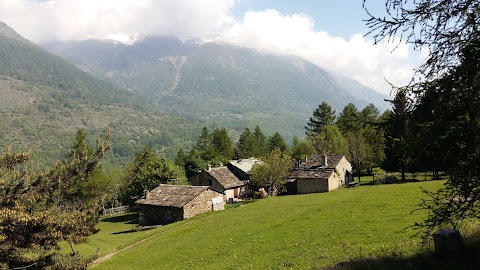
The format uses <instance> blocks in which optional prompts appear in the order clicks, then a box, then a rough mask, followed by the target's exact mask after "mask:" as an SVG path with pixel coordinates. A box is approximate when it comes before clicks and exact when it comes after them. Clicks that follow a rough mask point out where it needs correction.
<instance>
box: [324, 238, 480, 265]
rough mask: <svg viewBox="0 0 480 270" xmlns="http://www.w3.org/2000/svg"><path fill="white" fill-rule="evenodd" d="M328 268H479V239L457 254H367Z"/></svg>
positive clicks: (429, 252) (427, 252)
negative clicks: (449, 255)
mask: <svg viewBox="0 0 480 270" xmlns="http://www.w3.org/2000/svg"><path fill="white" fill-rule="evenodd" d="M327 269H328V270H370V269H372V270H373V269H388V270H400V269H402V270H403V269H411V270H417V269H418V270H423V269H432V270H433V269H440V270H446V269H459V270H460V269H461V270H463V269H465V270H467V269H480V240H479V239H475V240H474V241H473V242H470V243H468V244H465V246H464V249H463V252H462V254H461V255H459V256H451V257H441V256H438V255H437V254H435V253H434V252H433V251H424V252H420V253H417V254H414V255H412V256H405V255H401V254H390V255H385V256H382V255H379V256H368V257H363V258H356V259H352V260H350V261H346V262H341V263H338V264H336V265H334V266H332V267H329V268H327Z"/></svg>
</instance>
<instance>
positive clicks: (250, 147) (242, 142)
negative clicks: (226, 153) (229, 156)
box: [235, 128, 255, 158]
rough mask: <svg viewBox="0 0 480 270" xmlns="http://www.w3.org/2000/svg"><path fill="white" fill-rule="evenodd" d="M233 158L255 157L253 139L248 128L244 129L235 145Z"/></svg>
mask: <svg viewBox="0 0 480 270" xmlns="http://www.w3.org/2000/svg"><path fill="white" fill-rule="evenodd" d="M235 156H236V157H237V158H251V157H253V156H255V137H253V134H252V132H251V131H250V129H249V128H246V129H245V130H244V131H243V133H242V134H240V139H239V140H238V143H237V148H236V153H235Z"/></svg>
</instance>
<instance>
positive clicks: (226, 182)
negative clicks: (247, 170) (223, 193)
mask: <svg viewBox="0 0 480 270" xmlns="http://www.w3.org/2000/svg"><path fill="white" fill-rule="evenodd" d="M206 172H207V173H208V174H210V175H211V176H212V177H213V178H215V179H217V181H218V183H220V185H222V186H223V187H224V188H226V189H228V188H234V187H240V186H244V185H245V182H243V181H240V180H239V179H238V178H237V177H236V176H235V175H234V174H233V173H232V172H231V171H230V170H229V169H228V168H227V166H222V167H216V168H211V169H210V170H208V171H206Z"/></svg>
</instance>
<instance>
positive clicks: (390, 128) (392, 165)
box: [381, 90, 410, 181]
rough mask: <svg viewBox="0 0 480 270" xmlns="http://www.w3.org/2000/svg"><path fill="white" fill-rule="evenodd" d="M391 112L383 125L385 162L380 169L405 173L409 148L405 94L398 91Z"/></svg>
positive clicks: (403, 178) (403, 175) (403, 174)
mask: <svg viewBox="0 0 480 270" xmlns="http://www.w3.org/2000/svg"><path fill="white" fill-rule="evenodd" d="M392 104H393V108H392V109H393V111H392V113H391V114H390V116H389V118H388V119H387V121H386V123H385V160H384V161H383V162H382V164H381V168H382V169H384V170H385V171H387V172H397V171H401V172H402V180H404V181H405V172H406V171H407V167H408V157H409V151H410V149H409V146H408V140H407V131H408V130H407V123H408V117H409V115H408V113H409V112H408V108H407V107H408V99H407V96H406V92H405V91H404V90H400V91H399V92H398V93H397V95H396V96H395V99H394V100H393V101H392Z"/></svg>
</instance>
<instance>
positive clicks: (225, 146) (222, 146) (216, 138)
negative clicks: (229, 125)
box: [211, 127, 233, 159]
mask: <svg viewBox="0 0 480 270" xmlns="http://www.w3.org/2000/svg"><path fill="white" fill-rule="evenodd" d="M211 144H212V146H213V149H214V150H215V152H216V154H217V155H220V156H222V157H224V158H225V159H231V158H232V157H233V142H232V139H231V138H230V136H229V135H228V131H227V130H226V129H225V128H224V127H222V128H216V129H215V130H214V131H213V133H212V142H211Z"/></svg>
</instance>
